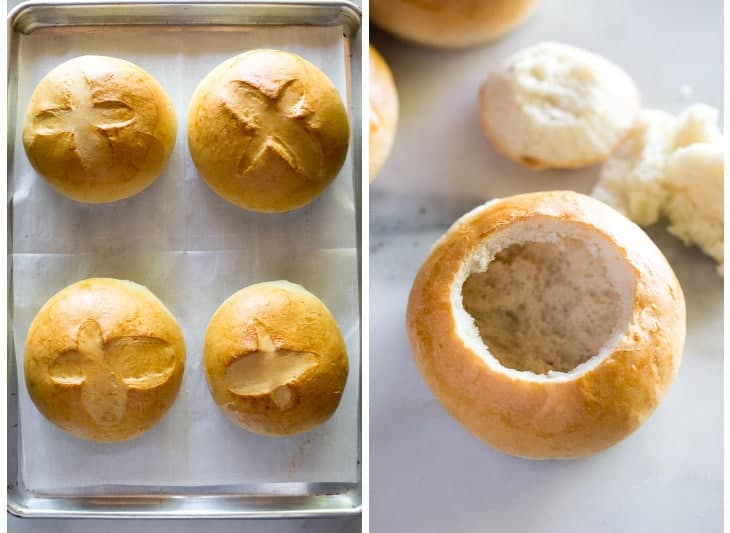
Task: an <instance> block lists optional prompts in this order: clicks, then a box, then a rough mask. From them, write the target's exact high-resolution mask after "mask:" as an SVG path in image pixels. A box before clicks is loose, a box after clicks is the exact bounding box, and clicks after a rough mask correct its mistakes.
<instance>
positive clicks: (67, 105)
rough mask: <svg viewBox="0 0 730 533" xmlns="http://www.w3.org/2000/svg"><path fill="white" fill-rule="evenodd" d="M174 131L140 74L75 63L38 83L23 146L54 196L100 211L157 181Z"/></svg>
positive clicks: (163, 101)
mask: <svg viewBox="0 0 730 533" xmlns="http://www.w3.org/2000/svg"><path fill="white" fill-rule="evenodd" d="M176 131H177V119H176V117H175V110H174V109H173V107H172V102H171V101H170V98H169V97H168V96H167V94H166V93H165V91H164V90H163V89H162V87H160V85H159V84H158V83H157V81H155V79H154V78H152V76H150V75H149V74H147V72H145V71H144V70H142V69H141V68H139V67H138V66H136V65H134V64H132V63H129V62H128V61H124V60H122V59H117V58H114V57H103V56H81V57H77V58H75V59H71V60H70V61H66V62H65V63H62V64H61V65H59V66H57V67H56V68H54V69H53V70H51V71H50V72H49V73H48V74H46V75H45V76H44V77H43V79H42V80H41V81H40V82H39V83H38V86H37V87H36V88H35V91H34V92H33V95H32V96H31V100H30V104H29V105H28V110H27V112H26V116H25V123H24V126H23V145H24V146H25V152H26V154H27V155H28V159H29V160H30V162H31V164H32V165H33V167H34V168H35V169H36V171H38V173H39V174H40V175H41V176H42V177H43V178H44V179H45V180H46V181H47V182H48V184H49V185H51V187H53V188H54V189H56V190H57V191H58V192H60V193H61V194H63V195H65V196H68V197H69V198H71V199H73V200H76V201H79V202H85V203H105V202H114V201H116V200H121V199H123V198H127V197H129V196H132V195H135V194H137V193H139V192H140V191H142V190H143V189H145V188H146V187H148V186H149V185H150V184H151V183H152V182H153V181H154V180H155V179H156V178H157V177H158V176H159V175H160V174H161V173H162V171H163V169H164V167H165V164H166V163H167V160H168V158H169V156H170V154H171V153H172V149H173V147H174V145H175V135H176Z"/></svg>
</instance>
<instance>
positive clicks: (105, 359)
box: [49, 318, 174, 426]
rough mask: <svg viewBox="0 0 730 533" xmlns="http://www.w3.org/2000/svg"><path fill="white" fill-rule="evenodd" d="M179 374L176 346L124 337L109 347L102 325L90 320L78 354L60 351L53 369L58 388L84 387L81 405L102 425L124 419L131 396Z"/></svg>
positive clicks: (81, 334)
mask: <svg viewBox="0 0 730 533" xmlns="http://www.w3.org/2000/svg"><path fill="white" fill-rule="evenodd" d="M173 370H174V350H173V347H172V346H171V345H170V344H168V343H167V342H165V341H164V340H162V339H158V338H155V337H142V336H124V337H117V338H113V339H110V340H108V341H106V342H104V339H103V337H102V333H101V328H100V326H99V323H98V322H96V320H94V319H91V318H89V319H87V320H85V321H84V322H83V323H82V324H81V326H80V327H79V330H78V333H77V335H76V349H75V350H67V351H64V352H61V353H60V354H59V355H58V357H57V358H56V360H55V361H54V362H53V364H52V365H51V367H50V368H49V375H50V378H51V380H52V381H53V382H54V383H56V384H57V385H65V386H80V387H81V404H82V405H83V406H84V409H86V412H87V413H88V414H89V416H90V417H91V418H92V419H93V420H94V422H96V423H97V424H99V425H101V426H113V425H115V424H118V423H119V422H120V421H121V420H122V418H123V417H124V412H125V409H126V405H127V393H128V391H129V390H130V389H132V390H147V389H152V388H155V387H158V386H159V385H162V384H163V383H165V382H166V381H167V380H168V379H170V376H172V373H173Z"/></svg>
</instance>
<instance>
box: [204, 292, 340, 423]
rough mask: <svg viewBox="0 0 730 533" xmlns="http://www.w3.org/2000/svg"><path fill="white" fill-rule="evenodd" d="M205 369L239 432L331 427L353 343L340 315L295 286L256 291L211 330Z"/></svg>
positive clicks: (235, 299) (231, 305)
mask: <svg viewBox="0 0 730 533" xmlns="http://www.w3.org/2000/svg"><path fill="white" fill-rule="evenodd" d="M203 364H204V366H205V374H206V377H207V379H208V386H209V388H210V392H211V394H212V395H213V399H214V400H215V403H216V404H217V405H218V407H220V409H221V410H222V411H223V413H224V414H225V415H226V416H227V417H228V418H229V419H230V420H231V421H232V422H234V423H235V424H236V425H238V426H239V427H241V428H243V429H246V430H248V431H251V432H253V433H258V434H260V435H268V436H273V437H283V436H288V435H295V434H298V433H303V432H305V431H309V430H311V429H313V428H315V427H316V426H319V425H320V424H322V423H324V422H325V421H326V420H327V419H328V418H329V417H330V416H332V414H333V413H334V411H335V409H337V406H338V405H339V402H340V398H341V397H342V392H343V390H344V388H345V381H346V380H347V373H348V359H347V350H346V348H345V342H344V340H343V338H342V334H341V333H340V330H339V328H338V326H337V322H336V321H335V319H334V317H333V316H332V314H331V313H330V312H329V310H328V309H327V307H326V306H325V305H324V304H323V303H322V302H321V301H320V300H319V299H318V298H317V297H316V296H314V295H313V294H312V293H310V292H309V291H307V290H306V289H304V288H303V287H302V286H300V285H296V284H294V283H289V282H287V281H273V282H265V283H257V284H255V285H249V286H248V287H246V288H244V289H241V290H240V291H238V292H236V293H235V294H233V295H232V296H231V297H230V298H228V299H227V300H226V301H225V302H223V304H221V306H220V307H219V308H218V310H217V311H216V312H215V314H214V315H213V317H212V318H211V320H210V323H209V324H208V329H207V330H206V332H205V342H204V348H203Z"/></svg>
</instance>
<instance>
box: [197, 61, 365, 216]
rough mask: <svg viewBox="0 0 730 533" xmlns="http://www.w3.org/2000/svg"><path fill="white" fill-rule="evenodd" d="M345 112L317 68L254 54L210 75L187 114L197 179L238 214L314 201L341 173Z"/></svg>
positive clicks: (276, 210) (287, 208)
mask: <svg viewBox="0 0 730 533" xmlns="http://www.w3.org/2000/svg"><path fill="white" fill-rule="evenodd" d="M349 135H350V126H349V122H348V118H347V110H346V109H345V105H344V103H343V102H342V98H341V97H340V94H339V93H338V92H337V89H336V88H335V86H334V84H333V83H332V81H331V80H330V79H329V78H328V77H327V76H326V75H325V74H324V73H323V72H322V71H321V70H320V69H319V68H317V67H316V66H315V65H313V64H312V63H310V62H309V61H307V60H306V59H304V58H303V57H300V56H298V55H296V54H292V53H289V52H284V51H281V50H251V51H249V52H245V53H243V54H240V55H237V56H235V57H232V58H230V59H228V60H226V61H224V62H223V63H221V64H220V65H218V66H217V67H215V68H214V69H213V70H212V71H211V72H210V73H209V74H208V75H207V76H206V77H205V78H204V79H203V80H202V81H201V82H200V84H199V85H198V87H197V89H196V90H195V92H194V94H193V97H192V99H191V102H190V109H189V112H188V146H189V148H190V155H191V156H192V158H193V162H194V163H195V166H196V168H197V169H198V172H199V173H200V176H201V177H202V178H203V180H205V182H206V183H207V184H208V185H209V186H210V188H211V189H213V191H214V192H216V193H217V194H218V195H220V196H221V197H222V198H224V199H225V200H227V201H229V202H231V203H232V204H234V205H237V206H238V207H242V208H245V209H250V210H253V211H261V212H268V213H279V212H283V211H290V210H292V209H297V208H299V207H303V206H304V205H306V204H308V203H310V202H312V201H313V200H314V199H315V198H317V197H318V196H319V195H320V194H321V193H322V191H324V189H325V188H326V187H327V186H328V185H329V184H330V183H331V182H332V180H334V179H335V177H336V176H337V173H338V172H339V171H340V168H342V165H343V164H344V162H345V157H346V155H347V148H348V145H349Z"/></svg>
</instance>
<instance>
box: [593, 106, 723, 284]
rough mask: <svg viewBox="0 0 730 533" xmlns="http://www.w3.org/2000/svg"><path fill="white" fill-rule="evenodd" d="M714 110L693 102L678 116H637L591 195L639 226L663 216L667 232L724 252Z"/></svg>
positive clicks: (716, 254) (715, 253)
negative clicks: (635, 124) (631, 129)
mask: <svg viewBox="0 0 730 533" xmlns="http://www.w3.org/2000/svg"><path fill="white" fill-rule="evenodd" d="M717 122H718V112H717V110H716V109H713V108H712V107H709V106H706V105H703V104H695V105H692V106H690V107H689V108H687V109H686V110H685V111H684V112H683V113H681V114H680V115H679V116H677V117H674V116H672V115H669V114H668V113H665V112H663V111H656V110H644V111H642V112H641V115H640V118H639V121H638V124H637V127H636V129H635V130H634V131H633V132H632V133H631V135H630V137H629V139H628V140H627V142H626V144H625V145H624V146H623V147H622V148H621V149H620V150H619V152H617V153H616V155H614V156H613V157H611V158H610V159H609V160H608V161H606V163H605V164H604V165H603V167H602V169H601V175H600V178H599V181H598V183H597V184H596V186H595V188H594V189H593V192H592V196H593V197H594V198H597V199H599V200H601V201H603V202H605V203H607V204H609V205H611V206H612V207H614V208H615V209H617V210H618V211H620V212H621V213H623V214H624V215H626V216H627V217H629V218H630V219H631V220H633V221H635V222H636V223H637V224H641V225H650V224H653V223H655V222H657V221H658V220H659V219H660V218H661V216H662V215H664V216H666V217H667V219H668V221H669V226H668V229H669V231H670V232H671V233H672V234H673V235H675V236H677V237H679V238H680V239H681V240H682V241H683V242H684V243H685V244H686V245H693V244H694V245H697V246H699V248H700V249H702V251H704V252H705V253H706V254H708V255H709V256H710V257H712V258H713V259H715V261H717V263H718V272H719V273H720V275H722V271H723V263H724V254H723V239H724V228H723V225H724V224H723V223H724V217H723V192H724V190H723V189H724V188H723V182H724V165H723V155H724V147H723V136H722V133H721V132H720V130H719V128H718V125H717Z"/></svg>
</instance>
